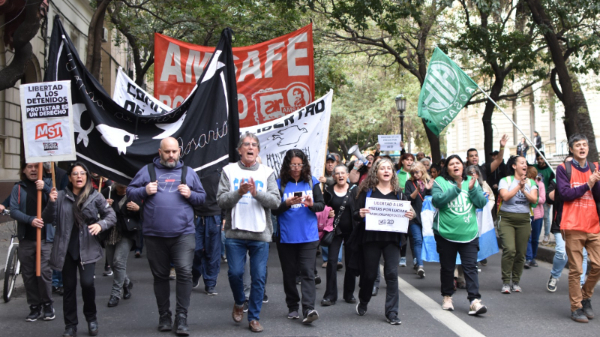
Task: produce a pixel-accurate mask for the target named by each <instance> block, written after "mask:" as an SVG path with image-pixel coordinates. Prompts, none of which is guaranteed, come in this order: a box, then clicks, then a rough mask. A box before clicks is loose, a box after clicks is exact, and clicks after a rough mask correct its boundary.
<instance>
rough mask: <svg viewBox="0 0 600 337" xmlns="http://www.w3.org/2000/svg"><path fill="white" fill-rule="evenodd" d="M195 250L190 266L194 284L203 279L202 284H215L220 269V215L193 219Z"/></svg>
mask: <svg viewBox="0 0 600 337" xmlns="http://www.w3.org/2000/svg"><path fill="white" fill-rule="evenodd" d="M195 224H196V251H195V253H194V265H193V267H192V279H193V282H194V284H196V281H198V280H199V279H200V276H202V278H203V279H204V285H205V286H207V287H214V286H216V285H217V276H219V271H220V270H221V216H220V215H213V216H201V217H197V218H196V220H195Z"/></svg>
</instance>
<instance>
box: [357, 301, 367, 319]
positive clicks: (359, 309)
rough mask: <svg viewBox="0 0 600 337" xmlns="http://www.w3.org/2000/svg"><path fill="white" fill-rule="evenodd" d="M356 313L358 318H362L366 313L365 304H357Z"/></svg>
mask: <svg viewBox="0 0 600 337" xmlns="http://www.w3.org/2000/svg"><path fill="white" fill-rule="evenodd" d="M356 313H357V314H358V316H364V315H365V314H366V313H367V304H365V303H358V304H357V305H356Z"/></svg>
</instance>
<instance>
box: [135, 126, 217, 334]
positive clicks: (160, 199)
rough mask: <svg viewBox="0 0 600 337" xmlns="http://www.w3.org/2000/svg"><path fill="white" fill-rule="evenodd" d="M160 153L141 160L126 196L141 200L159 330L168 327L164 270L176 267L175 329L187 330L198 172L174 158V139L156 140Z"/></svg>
mask: <svg viewBox="0 0 600 337" xmlns="http://www.w3.org/2000/svg"><path fill="white" fill-rule="evenodd" d="M158 154H159V156H158V157H156V158H154V160H153V163H152V164H150V165H147V166H144V167H143V168H142V169H141V170H140V171H139V172H138V173H137V174H136V175H135V177H134V178H133V180H132V181H131V183H130V184H129V186H128V187H127V196H128V197H129V198H131V199H132V200H133V201H134V202H136V203H138V204H141V202H143V205H144V208H143V212H142V228H143V231H144V241H145V243H146V247H148V249H147V252H148V253H147V254H148V263H149V264H150V269H151V270H152V275H153V276H154V295H155V296H156V303H157V305H158V314H159V316H160V318H159V323H158V330H159V331H171V330H172V329H173V326H172V325H173V323H172V320H171V310H170V302H169V297H170V285H169V271H170V269H171V262H173V264H174V265H175V271H176V273H177V284H176V290H175V293H176V297H177V307H176V311H175V313H176V316H175V330H176V333H177V335H178V336H188V335H189V328H188V325H187V311H188V307H189V305H190V296H191V293H192V263H193V260H194V250H195V248H196V239H195V233H196V229H195V226H194V206H199V205H201V204H202V203H204V200H205V197H206V193H205V192H204V189H203V188H202V183H201V182H200V178H199V177H198V175H197V174H196V172H194V170H192V169H191V168H189V167H186V166H184V165H183V161H181V160H180V159H179V154H180V149H179V144H178V143H177V140H176V139H175V138H172V137H167V138H165V139H163V140H162V141H161V142H160V148H159V149H158Z"/></svg>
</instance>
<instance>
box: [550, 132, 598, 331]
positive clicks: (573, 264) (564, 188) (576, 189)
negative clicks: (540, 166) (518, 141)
mask: <svg viewBox="0 0 600 337" xmlns="http://www.w3.org/2000/svg"><path fill="white" fill-rule="evenodd" d="M569 150H570V151H571V153H573V161H572V162H571V165H570V166H571V170H570V175H568V174H567V166H566V165H565V164H561V165H559V166H558V168H557V170H556V184H557V190H558V193H559V194H560V197H561V198H562V200H563V205H562V216H561V223H560V230H561V233H562V234H563V236H564V240H565V247H566V252H567V256H568V258H569V262H568V263H569V298H570V301H571V319H572V320H574V321H576V322H580V323H587V322H588V320H589V319H592V318H593V317H594V312H593V311H592V304H591V298H592V295H593V294H594V288H595V286H596V283H597V282H598V279H599V278H600V223H599V221H600V218H599V216H598V210H597V207H598V202H599V201H600V184H598V181H600V172H599V171H598V166H597V163H590V162H588V161H587V155H588V152H589V147H588V139H587V137H586V136H585V135H582V134H574V135H572V136H571V137H569ZM583 248H585V249H586V250H587V252H588V258H589V260H590V264H591V266H592V269H591V271H590V274H589V276H588V278H587V280H586V282H585V284H584V285H583V287H581V286H580V283H579V278H580V277H581V274H582V273H583V270H582V268H581V263H582V260H583Z"/></svg>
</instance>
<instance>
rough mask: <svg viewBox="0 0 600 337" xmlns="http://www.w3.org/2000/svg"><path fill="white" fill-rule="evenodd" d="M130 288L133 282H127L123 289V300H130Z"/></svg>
mask: <svg viewBox="0 0 600 337" xmlns="http://www.w3.org/2000/svg"><path fill="white" fill-rule="evenodd" d="M131 288H133V282H131V281H129V283H128V284H127V285H126V286H125V287H123V299H124V300H128V299H130V298H131Z"/></svg>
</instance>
